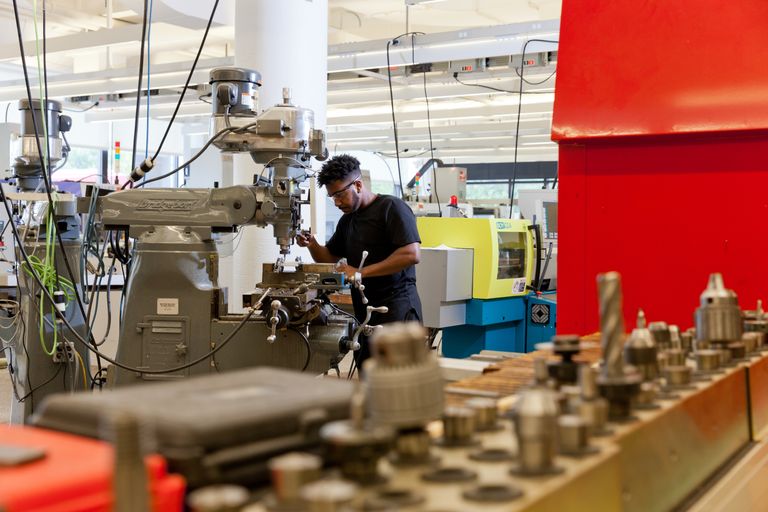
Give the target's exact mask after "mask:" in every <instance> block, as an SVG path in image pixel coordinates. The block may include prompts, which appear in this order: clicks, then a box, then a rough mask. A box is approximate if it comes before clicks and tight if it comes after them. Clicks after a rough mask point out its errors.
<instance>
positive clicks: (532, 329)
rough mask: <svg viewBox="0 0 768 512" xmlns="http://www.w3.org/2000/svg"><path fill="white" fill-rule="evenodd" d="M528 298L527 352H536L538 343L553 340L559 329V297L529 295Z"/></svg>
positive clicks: (550, 294)
mask: <svg viewBox="0 0 768 512" xmlns="http://www.w3.org/2000/svg"><path fill="white" fill-rule="evenodd" d="M526 298H527V301H526V302H527V310H528V311H527V312H528V314H527V315H526V324H527V325H526V332H525V351H526V352H531V351H533V350H536V344H537V343H543V342H545V341H549V340H551V339H552V336H554V335H555V327H557V296H556V295H555V293H554V292H553V293H546V292H544V293H542V294H541V295H540V296H536V295H529V296H528V297H526Z"/></svg>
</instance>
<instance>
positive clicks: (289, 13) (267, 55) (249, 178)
mask: <svg viewBox="0 0 768 512" xmlns="http://www.w3.org/2000/svg"><path fill="white" fill-rule="evenodd" d="M327 58H328V0H279V1H276V0H237V3H236V8H235V65H236V66H239V67H244V68H251V69H255V70H257V71H259V72H260V73H261V78H262V84H263V85H262V87H261V89H260V91H259V105H260V108H261V109H262V110H263V109H265V108H267V107H269V106H272V105H275V104H277V103H280V102H281V101H282V89H283V87H290V88H291V91H292V103H294V104H295V105H299V106H302V107H305V108H309V109H312V110H314V112H315V128H322V129H324V128H325V119H326V101H327V83H326V74H327V69H328V65H327ZM315 167H318V166H317V165H315ZM260 171H261V167H260V166H257V165H256V164H254V163H253V160H252V159H251V157H250V156H249V155H236V156H235V158H234V172H233V181H234V183H240V184H246V183H247V184H250V183H252V182H253V175H254V174H255V173H258V172H260ZM317 203H318V205H319V208H317V210H316V212H315V215H316V217H317V223H318V226H317V228H318V229H317V231H318V232H317V237H318V239H319V240H321V241H322V240H325V202H324V201H318V202H317ZM302 219H303V226H304V227H305V228H307V229H308V228H309V219H310V212H309V210H308V208H304V211H302ZM242 236H243V239H242V240H241V242H240V244H239V246H238V249H237V251H236V253H235V254H234V255H233V264H232V281H231V283H226V282H222V284H223V285H226V286H229V288H230V294H229V303H230V310H232V311H237V310H238V309H239V308H240V305H241V297H242V293H243V292H245V291H249V290H252V289H253V288H254V286H255V285H256V283H257V282H259V280H260V279H261V265H262V264H263V263H271V262H274V261H275V260H276V259H277V257H278V256H279V254H280V253H279V249H278V246H277V244H276V242H275V238H274V236H273V234H272V229H271V228H266V229H265V228H258V227H254V226H251V227H247V228H245V232H244V233H243V235H242ZM296 255H300V256H301V257H302V259H303V260H304V261H308V260H309V259H310V257H309V252H308V251H306V250H305V249H301V250H299V248H298V246H294V249H292V252H291V257H293V256H296ZM222 278H226V275H222ZM222 281H224V279H222Z"/></svg>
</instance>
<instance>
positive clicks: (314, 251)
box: [296, 233, 339, 263]
mask: <svg viewBox="0 0 768 512" xmlns="http://www.w3.org/2000/svg"><path fill="white" fill-rule="evenodd" d="M296 243H297V244H298V245H299V247H306V248H307V249H309V253H310V254H311V255H312V259H313V260H315V263H336V262H337V261H339V258H337V257H336V256H334V255H333V254H331V251H329V250H328V248H327V247H326V246H324V245H320V243H318V241H317V240H316V239H315V237H314V235H312V234H311V233H306V234H304V233H300V234H297V235H296Z"/></svg>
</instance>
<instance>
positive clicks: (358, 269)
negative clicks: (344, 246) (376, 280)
mask: <svg viewBox="0 0 768 512" xmlns="http://www.w3.org/2000/svg"><path fill="white" fill-rule="evenodd" d="M367 257H368V251H363V257H362V258H360V266H359V267H357V271H358V272H362V271H363V265H365V258H367Z"/></svg>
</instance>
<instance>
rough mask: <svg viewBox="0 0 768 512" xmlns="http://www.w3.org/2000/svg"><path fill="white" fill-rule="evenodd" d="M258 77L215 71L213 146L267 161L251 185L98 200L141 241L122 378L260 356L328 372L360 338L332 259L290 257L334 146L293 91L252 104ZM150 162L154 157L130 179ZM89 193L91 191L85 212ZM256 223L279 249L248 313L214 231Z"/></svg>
mask: <svg viewBox="0 0 768 512" xmlns="http://www.w3.org/2000/svg"><path fill="white" fill-rule="evenodd" d="M260 78H261V77H260V75H259V73H257V72H255V71H251V70H245V69H239V68H217V69H214V70H212V71H211V88H212V104H213V118H212V121H211V131H212V134H213V144H214V145H215V146H216V147H218V148H219V149H220V150H221V151H223V152H247V153H249V154H250V155H251V157H252V158H253V160H254V162H256V163H258V164H262V165H263V166H264V170H263V171H262V172H261V174H259V175H258V176H256V177H255V179H254V183H253V184H252V185H236V186H231V187H226V188H217V189H155V190H147V189H140V188H136V189H133V190H124V191H120V192H115V193H111V194H107V195H105V196H103V197H99V198H98V199H97V201H96V205H95V208H94V209H93V211H92V213H93V215H94V216H95V222H96V223H97V224H98V225H100V226H101V228H102V229H104V230H118V231H125V232H127V234H128V236H129V237H130V238H132V239H134V240H135V246H134V248H133V253H132V257H131V271H130V277H129V279H128V282H127V284H126V286H127V289H126V297H125V306H124V317H123V323H122V327H121V331H120V338H119V343H118V349H117V361H118V362H119V363H121V366H118V367H117V368H115V371H114V372H111V371H110V375H111V377H110V383H112V384H114V385H117V386H122V385H126V384H131V383H135V382H139V381H146V380H173V379H178V378H181V377H184V376H188V375H196V374H205V373H210V372H218V371H225V370H231V369H235V368H243V367H248V366H255V365H270V366H280V367H288V368H295V369H299V370H308V371H312V372H315V373H321V372H324V371H327V370H329V369H331V368H335V367H336V365H337V363H338V361H340V359H341V358H342V357H343V355H344V354H345V353H346V352H347V351H348V349H349V347H350V346H351V344H352V338H353V329H354V327H355V325H354V324H355V321H354V318H352V317H350V316H348V315H344V314H343V312H341V311H339V308H337V307H336V306H334V305H332V304H331V303H330V301H329V300H328V297H327V296H328V294H329V293H331V292H336V291H339V290H340V289H341V288H342V287H343V286H344V285H345V282H344V276H343V274H341V273H339V272H336V271H335V270H334V266H333V265H330V264H326V265H315V264H312V265H307V264H303V263H301V261H300V260H298V259H297V260H296V261H287V260H286V258H287V256H288V254H289V253H290V249H291V245H292V244H293V242H294V238H295V236H296V234H297V232H298V230H299V229H300V228H301V206H302V205H304V204H307V203H308V202H309V201H307V200H304V199H302V188H301V187H300V185H301V184H302V183H303V182H304V181H305V180H307V179H308V178H309V177H310V175H311V174H312V171H311V169H310V167H309V162H310V159H311V158H312V157H315V158H316V159H318V160H324V159H325V158H326V157H327V155H328V151H327V148H326V146H325V134H324V132H323V131H322V130H317V129H314V127H313V125H314V114H313V112H312V111H311V110H308V109H305V108H301V107H297V106H295V105H292V104H291V101H290V91H289V90H288V89H283V103H282V104H279V105H275V106H273V107H271V108H268V109H266V110H265V111H264V112H262V113H260V114H257V113H256V112H254V110H253V108H254V107H253V105H254V96H255V94H254V93H255V91H256V88H257V87H258V86H259V84H260ZM151 166H152V163H151V162H150V161H145V162H144V163H142V164H141V166H140V167H139V168H137V169H136V170H135V171H134V173H133V174H132V176H131V179H132V180H133V181H138V180H139V179H140V178H142V177H143V176H144V174H145V173H146V172H148V171H149V170H150V169H151ZM138 186H139V187H140V186H141V184H139V185H138ZM88 202H89V199H88V198H83V199H82V200H81V211H85V210H86V208H85V207H86V206H87V205H88ZM249 225H256V226H260V227H267V226H271V227H272V229H273V231H274V236H275V240H276V242H277V244H278V245H279V247H280V253H281V256H280V258H279V259H278V260H277V261H276V262H275V263H274V264H266V265H264V273H263V281H262V283H259V284H258V285H257V290H256V292H254V294H252V295H251V296H249V297H246V299H245V301H244V302H245V306H246V307H248V308H249V312H248V314H247V315H245V316H244V315H231V314H229V313H228V312H227V308H226V299H225V296H224V293H223V291H222V289H221V288H220V287H219V285H218V263H219V256H218V253H217V250H216V246H215V243H214V240H213V238H214V234H216V233H225V232H233V231H237V230H238V229H240V228H242V227H243V226H249ZM225 345H227V346H226V347H225ZM199 363H202V364H199Z"/></svg>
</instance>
